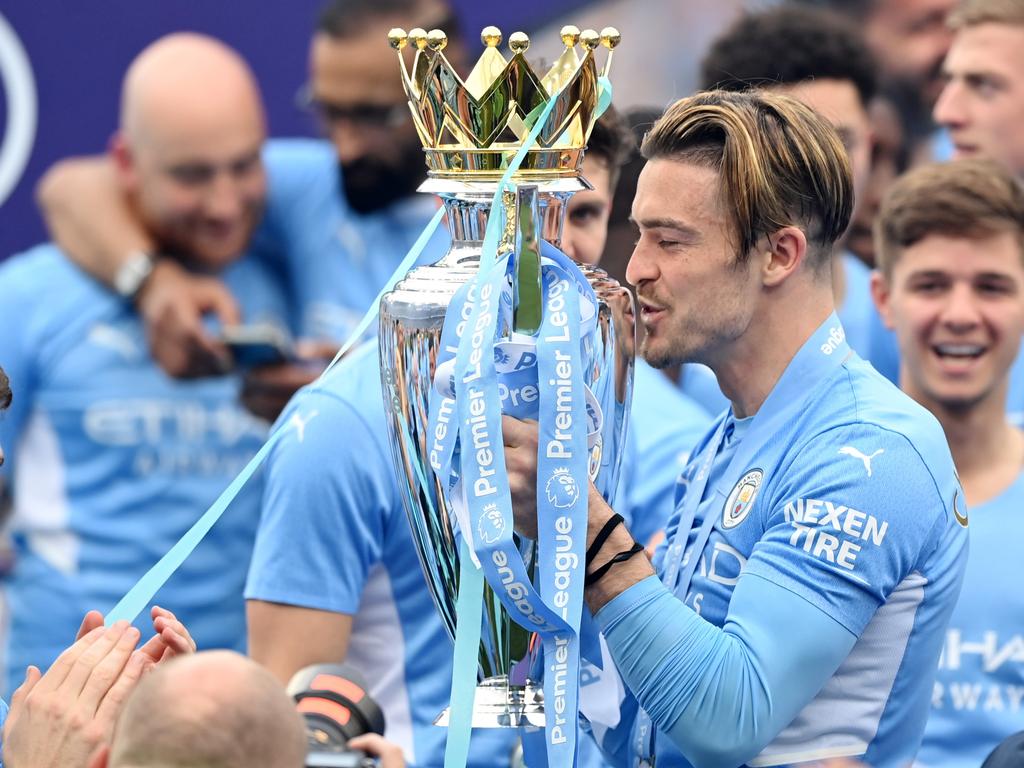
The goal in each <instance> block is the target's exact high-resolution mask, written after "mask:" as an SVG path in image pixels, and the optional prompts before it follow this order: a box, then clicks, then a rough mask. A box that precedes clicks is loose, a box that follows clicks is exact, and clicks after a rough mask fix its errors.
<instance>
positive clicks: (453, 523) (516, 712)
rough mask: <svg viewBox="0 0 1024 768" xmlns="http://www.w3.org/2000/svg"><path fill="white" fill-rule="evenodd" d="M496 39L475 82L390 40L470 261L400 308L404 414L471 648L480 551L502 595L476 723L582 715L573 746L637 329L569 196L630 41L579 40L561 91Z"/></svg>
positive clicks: (423, 37)
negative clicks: (537, 469)
mask: <svg viewBox="0 0 1024 768" xmlns="http://www.w3.org/2000/svg"><path fill="white" fill-rule="evenodd" d="M481 37H482V40H483V43H484V44H485V46H486V48H485V50H484V52H483V54H482V56H481V57H480V59H479V61H478V62H477V64H476V65H475V67H474V68H473V70H472V72H471V73H470V75H469V76H468V77H467V78H466V79H465V80H463V79H461V78H460V76H459V75H458V74H457V73H456V72H455V71H454V70H453V69H452V67H451V65H450V63H449V62H448V60H447V59H446V57H445V55H444V53H443V51H444V48H445V45H446V42H447V38H446V36H445V34H444V33H443V32H441V31H440V30H432V31H431V32H429V33H427V32H425V31H424V30H422V29H414V30H411V31H410V32H408V33H406V32H405V31H403V30H401V29H395V30H392V31H391V32H390V34H389V40H390V43H391V45H392V47H394V48H395V49H396V50H397V51H398V58H399V65H400V68H401V75H402V80H403V83H404V85H405V90H406V93H407V95H408V99H409V106H410V108H411V110H412V114H413V119H414V121H415V124H416V128H417V130H418V132H419V135H420V138H421V140H422V142H423V148H424V155H425V158H426V162H427V166H428V168H429V178H428V180H427V181H426V182H424V184H423V186H422V187H421V188H420V191H422V192H429V193H435V194H437V195H439V196H440V197H441V198H442V200H443V202H444V206H445V213H446V218H447V223H448V227H449V229H450V232H451V247H450V249H449V250H448V252H447V253H446V254H445V255H444V257H443V258H442V259H441V260H440V261H439V262H437V263H436V264H434V265H432V266H425V267H419V268H417V269H415V270H413V271H412V272H410V273H409V274H408V275H407V276H406V277H405V279H403V280H402V281H401V282H400V283H398V285H397V286H396V287H395V289H394V290H393V291H392V292H390V293H389V294H387V295H386V296H385V297H384V298H383V300H382V302H381V309H380V337H379V338H380V355H381V375H382V378H383V383H384V396H385V400H386V403H385V406H386V409H387V411H388V414H389V427H390V440H391V445H392V449H393V451H392V453H393V457H394V461H395V464H396V467H397V469H398V475H399V477H400V478H401V480H400V483H401V485H402V489H403V497H404V500H405V507H406V511H407V513H408V516H409V520H410V523H411V525H412V529H413V538H414V540H415V542H416V546H417V550H418V553H419V557H420V560H421V563H422V565H423V570H424V573H425V575H426V578H427V581H428V584H429V587H430V590H431V592H432V594H433V597H434V600H435V602H436V604H437V608H438V610H439V611H440V614H441V616H442V619H443V621H444V623H445V625H446V627H447V628H448V630H449V632H450V633H451V634H452V636H453V637H455V636H456V633H457V631H458V628H459V621H460V616H459V612H458V611H457V603H458V602H459V600H458V598H459V589H460V574H461V573H463V570H462V569H463V568H464V567H465V566H466V565H467V564H466V563H465V562H464V560H465V558H466V557H467V555H468V556H469V557H470V558H472V561H473V564H474V565H475V566H477V567H480V568H482V569H483V571H484V575H485V577H486V580H487V585H486V587H485V588H484V590H483V594H482V609H481V610H480V611H479V612H478V613H474V614H472V615H473V616H476V615H482V628H481V632H480V643H479V653H478V659H477V660H476V661H477V664H478V669H477V670H476V671H477V674H478V680H479V684H478V686H477V688H476V692H475V696H474V706H473V711H472V725H473V726H474V727H502V726H505V727H515V726H519V725H534V726H546V727H547V729H548V732H549V733H551V731H552V729H553V728H554V727H555V725H554V724H555V723H556V722H557V723H558V724H559V726H558V727H559V728H560V727H561V724H563V723H565V722H566V719H567V715H568V717H569V718H570V726H569V727H571V728H572V729H573V734H574V733H575V712H576V709H575V706H574V705H575V701H576V700H575V694H572V696H571V698H570V699H569V700H568V701H569V703H570V704H572V705H573V706H572V707H571V708H568V707H566V700H564V699H561V698H560V697H561V696H562V694H563V693H564V691H565V690H571V691H575V690H577V687H578V686H577V680H578V667H576V666H574V665H573V664H571V663H568V666H566V665H565V664H561V662H563V661H564V659H563V657H565V658H569V657H570V656H571V654H569V653H567V652H566V650H565V648H564V647H563V645H564V644H565V642H566V641H565V640H564V639H563V640H561V641H559V637H563V638H565V637H570V636H571V635H572V628H573V627H574V628H575V630H576V631H578V627H579V612H580V610H581V606H582V583H583V570H582V567H583V563H582V560H583V556H582V547H583V546H584V545H585V533H586V496H587V483H588V482H593V483H594V484H595V486H596V487H597V489H598V490H599V491H600V492H601V493H602V494H604V495H605V497H606V498H607V497H609V496H610V495H611V494H612V493H613V492H614V489H615V487H616V484H617V480H618V472H619V463H620V458H621V450H622V446H623V445H624V436H625V430H626V421H627V418H626V417H627V414H628V411H629V402H630V395H631V389H632V372H633V347H634V334H635V329H634V323H633V304H632V298H631V296H630V294H629V292H628V291H627V290H626V289H624V288H623V287H621V286H620V285H619V284H618V283H617V282H615V281H614V280H612V279H611V278H610V277H608V275H607V274H606V273H605V272H603V271H602V270H599V269H596V268H592V267H586V266H580V265H576V264H574V263H572V262H571V261H570V260H569V259H568V258H567V257H566V256H565V255H564V254H562V253H561V252H560V251H558V250H557V248H558V244H559V240H560V238H561V232H562V223H563V219H564V212H565V205H566V201H567V200H568V199H569V197H571V196H572V194H573V193H574V192H576V191H578V190H580V189H584V188H586V187H587V182H586V181H585V180H584V179H583V178H582V177H581V176H580V172H579V168H580V163H581V160H582V157H583V152H584V150H585V147H586V142H587V138H588V136H589V135H590V131H591V129H592V128H593V125H594V122H595V121H596V120H597V118H598V116H599V114H600V111H601V110H602V108H603V107H604V106H606V104H607V101H608V100H609V99H610V95H611V94H610V85H609V84H608V81H607V73H608V68H609V65H610V63H611V58H612V50H613V49H614V47H615V46H616V45H617V44H618V42H619V35H618V33H617V32H616V31H615V30H614V29H612V28H606V29H604V30H602V32H601V33H600V34H599V33H597V32H594V31H593V30H586V31H584V32H582V33H581V32H580V31H579V30H578V29H576V28H575V27H571V26H567V27H564V28H563V29H562V41H563V43H564V44H565V51H564V52H563V53H562V55H561V56H560V57H559V58H558V60H557V61H556V62H555V64H554V66H553V67H551V69H550V71H548V72H547V73H546V74H545V75H543V76H539V75H538V74H537V73H535V72H534V70H533V69H532V68H531V66H530V65H529V64H528V63H527V61H526V59H525V58H524V54H525V53H526V51H527V49H528V47H529V39H528V38H527V37H526V35H525V34H523V33H521V32H517V33H515V34H513V35H512V36H511V37H510V39H509V47H510V49H511V51H512V56H511V58H510V59H508V60H506V59H505V57H504V56H503V55H502V54H501V53H500V51H499V45H500V44H501V39H502V36H501V33H500V31H499V30H498V29H496V28H494V27H487V28H486V29H484V30H483V33H482V35H481ZM410 46H411V47H412V49H413V51H414V55H413V58H412V62H411V67H407V65H406V61H407V59H406V54H407V52H403V49H406V48H408V47H410ZM602 47H603V48H605V49H606V50H607V53H606V56H605V63H604V68H603V70H602V71H600V72H599V71H598V64H597V62H596V60H595V58H596V57H595V53H597V52H599V50H600V48H602ZM501 413H506V414H510V415H514V416H517V417H519V418H533V419H538V421H539V422H540V435H541V443H542V445H541V450H542V451H546V455H545V456H543V457H540V456H539V459H542V460H541V462H540V463H541V471H542V472H543V471H544V468H545V467H546V468H547V469H548V470H549V471H548V474H547V476H539V477H538V537H537V541H536V542H535V541H531V540H527V539H525V538H521V537H520V536H519V535H518V534H514V533H513V531H512V525H511V515H510V502H508V500H507V499H508V493H507V483H506V485H505V486H504V487H503V486H502V481H503V475H504V458H503V453H502V440H501V434H500V418H501ZM545 462H546V463H545ZM505 505H508V508H505ZM574 510H575V511H574ZM573 515H575V517H573ZM580 515H582V517H580ZM503 547H504V548H503ZM523 574H525V575H523ZM521 575H522V578H520V576H521ZM545 617H549V618H545ZM570 625H572V626H571V627H570ZM534 632H537V633H539V634H538V635H537V636H535V635H534ZM537 637H540V638H541V639H542V641H543V642H539V641H538V640H537ZM552 638H554V640H552ZM559 642H561V643H562V645H559ZM541 647H543V648H544V656H545V657H546V658H544V660H543V667H541V661H540V660H539V659H538V655H539V654H538V653H537V649H539V648H541ZM577 656H578V649H577ZM555 662H558V663H557V664H556V663H555ZM576 663H577V664H578V661H577V662H576ZM546 670H547V671H546ZM550 670H555V675H556V676H557V680H556V681H555V682H556V683H557V684H558V686H560V687H552V681H551V680H550V679H546V678H550V677H551V675H550V674H549V672H548V671H550ZM566 670H568V672H567V671H566ZM573 674H575V675H576V676H577V679H573V678H572V675H573ZM566 677H568V683H566ZM542 682H543V688H542V687H541V686H542ZM552 694H554V699H553V698H552ZM545 700H547V702H548V704H547V706H546V707H545ZM555 713H557V717H552V715H553V714H555ZM446 718H447V711H446V713H442V715H441V717H440V718H439V723H441V724H446V722H447V720H446ZM558 737H559V731H557V730H556V731H555V733H554V737H553V738H554V739H555V741H556V742H557V740H558ZM573 738H574V737H573Z"/></svg>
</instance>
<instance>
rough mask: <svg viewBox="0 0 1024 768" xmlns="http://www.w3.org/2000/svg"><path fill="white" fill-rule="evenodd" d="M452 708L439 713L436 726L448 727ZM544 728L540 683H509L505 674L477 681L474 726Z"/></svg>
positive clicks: (542, 698) (435, 722)
mask: <svg viewBox="0 0 1024 768" xmlns="http://www.w3.org/2000/svg"><path fill="white" fill-rule="evenodd" d="M450 714H451V712H450V708H448V707H446V708H445V710H444V711H443V712H442V713H441V714H440V715H438V716H437V719H436V720H434V725H440V726H442V727H445V728H447V727H448V721H449V716H450ZM522 725H530V726H534V727H536V728H543V727H544V691H543V689H542V688H541V687H540V686H539V685H535V684H534V683H532V682H527V683H526V685H510V684H509V681H508V677H507V676H506V675H496V676H494V677H488V678H487V679H486V680H483V681H482V682H480V683H478V684H477V686H476V694H475V698H474V699H473V727H474V728H518V727H519V726H522Z"/></svg>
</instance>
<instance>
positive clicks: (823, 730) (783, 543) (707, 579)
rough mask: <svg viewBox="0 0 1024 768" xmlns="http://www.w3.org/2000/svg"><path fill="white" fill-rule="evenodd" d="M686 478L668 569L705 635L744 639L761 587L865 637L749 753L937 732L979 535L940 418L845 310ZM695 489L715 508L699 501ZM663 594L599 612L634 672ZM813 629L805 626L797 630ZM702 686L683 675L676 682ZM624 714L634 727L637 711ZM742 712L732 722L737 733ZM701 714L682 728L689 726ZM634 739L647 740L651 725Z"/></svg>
mask: <svg viewBox="0 0 1024 768" xmlns="http://www.w3.org/2000/svg"><path fill="white" fill-rule="evenodd" d="M723 433H724V435H723ZM683 481H684V482H683V483H682V484H681V486H680V494H679V498H678V503H679V504H678V507H677V510H676V513H675V514H674V515H673V518H672V520H671V521H670V523H669V526H668V539H667V542H666V545H665V546H663V547H662V548H661V549H660V550H659V553H658V557H657V558H656V561H655V565H656V567H657V569H658V573H659V575H660V576H661V577H662V579H663V580H665V582H666V586H667V587H668V589H669V590H671V591H672V592H674V593H675V595H676V598H673V599H671V601H672V602H675V604H676V606H678V600H679V599H681V600H682V601H683V603H684V604H685V605H686V606H688V607H689V608H690V609H691V611H684V612H685V613H686V614H687V616H688V617H689V618H688V621H690V622H691V623H696V624H697V625H700V626H701V627H703V628H704V629H703V630H701V632H703V634H701V635H700V637H701V638H703V640H704V641H705V642H708V643H720V642H722V638H723V637H725V636H726V635H729V636H730V637H731V638H732V640H730V642H731V643H733V647H735V637H734V636H733V635H731V634H730V633H732V632H734V631H735V627H736V626H738V624H737V622H739V623H740V624H742V622H741V621H740V619H741V618H742V617H738V616H735V615H732V614H730V608H731V601H732V596H733V592H734V590H736V589H737V587H738V586H743V585H745V586H753V587H755V588H756V587H757V585H758V584H759V583H769V584H771V585H773V587H772V588H773V589H775V590H778V589H782V590H783V591H785V592H786V593H787V594H789V595H795V596H796V597H797V598H799V599H797V600H794V601H793V602H795V603H798V604H799V605H800V606H802V608H801V610H802V611H803V612H804V613H805V614H808V615H809V613H813V614H814V615H816V616H822V617H824V620H826V621H831V622H834V623H836V624H838V625H840V628H839V629H838V631H839V633H840V634H842V635H844V637H848V638H850V639H849V641H845V640H844V642H848V645H846V646H843V647H844V648H845V647H849V648H851V650H849V652H848V654H847V655H846V657H845V660H843V661H842V662H841V663H840V664H839V667H838V668H837V669H836V668H834V667H830V668H829V669H834V672H833V673H832V674H831V678H828V677H827V674H828V673H827V672H826V681H825V683H824V686H823V687H822V686H821V683H820V682H819V681H817V680H815V681H813V682H812V681H808V680H804V679H802V678H801V677H800V675H799V674H797V675H796V676H794V677H792V678H787V680H786V681H785V684H784V687H785V695H786V696H787V697H792V696H798V698H797V701H798V702H799V703H798V704H797V706H796V707H794V708H793V711H795V712H798V714H797V715H796V717H795V718H794V719H792V721H791V722H789V723H788V725H786V724H785V723H780V724H779V727H780V728H781V731H777V732H776V731H773V732H772V733H777V735H776V736H774V738H772V739H771V741H770V742H769V743H768V744H767V746H766V747H764V748H763V749H762V751H761V752H760V754H758V755H757V757H756V758H753V759H750V760H749V763H748V764H749V765H751V766H770V765H787V764H790V763H796V762H801V761H806V760H813V759H823V758H826V757H837V756H858V757H859V758H860V759H863V760H864V761H865V762H866V763H867V764H868V765H871V766H874V768H889V767H890V766H892V767H893V768H895V766H903V765H905V764H906V763H907V762H908V761H909V760H910V759H912V758H913V755H914V753H915V751H916V749H917V745H918V743H919V740H920V737H921V733H922V731H923V729H924V722H925V718H926V716H927V711H928V705H929V701H930V698H931V693H932V682H933V680H934V670H935V666H936V663H937V660H938V656H939V651H940V648H941V644H942V637H943V632H944V630H945V626H946V623H947V621H948V618H949V614H950V612H951V611H952V608H953V604H954V602H955V600H956V596H957V593H958V591H959V587H960V581H961V577H962V573H963V567H964V564H965V557H966V547H967V530H966V527H965V524H966V518H965V517H964V516H963V513H962V510H963V500H962V492H961V490H960V488H959V484H958V483H957V481H956V477H955V473H954V470H953V464H952V459H951V457H950V455H949V450H948V448H947V446H946V441H945V437H944V435H943V433H942V430H941V428H940V426H939V425H938V423H937V422H936V421H935V419H934V418H933V417H932V416H931V414H929V413H928V412H927V411H925V410H924V409H923V408H921V407H920V406H918V405H917V404H916V403H914V402H913V401H911V400H910V399H909V398H908V397H906V396H905V395H903V394H902V393H901V392H899V391H898V390H897V389H896V388H895V387H893V386H892V385H891V384H890V383H889V382H887V381H886V380H885V379H883V378H882V377H881V376H879V375H878V374H877V372H875V371H874V369H872V368H871V366H870V365H868V364H867V363H865V362H864V361H863V360H861V359H860V358H859V357H857V356H856V354H854V353H853V352H852V350H851V349H850V348H849V346H848V345H847V344H846V342H845V337H844V333H843V330H842V326H841V324H840V323H839V321H838V318H837V317H836V316H835V315H833V316H832V317H831V318H830V319H829V320H828V321H826V323H825V324H823V325H822V326H821V328H819V330H818V331H817V332H816V333H815V334H814V335H812V337H811V338H810V339H809V340H808V341H807V342H806V344H805V345H804V346H803V347H802V348H801V350H800V351H799V352H798V354H797V355H796V357H795V358H794V359H793V361H791V363H790V365H789V366H788V367H787V369H786V371H785V372H784V374H783V376H782V378H781V379H780V380H779V382H778V383H777V384H776V386H775V388H774V389H773V390H772V392H771V393H770V395H769V397H768V399H767V400H766V402H765V403H764V404H763V405H762V407H761V408H760V410H759V411H758V413H757V414H756V415H755V416H754V417H753V419H750V420H744V421H742V422H736V421H735V420H734V419H733V418H732V416H731V414H728V413H727V414H724V415H723V416H722V417H721V418H720V419H719V421H718V424H717V425H716V427H715V430H714V431H713V432H712V433H709V434H708V435H707V436H706V438H705V439H704V440H703V441H702V443H701V444H700V445H699V446H698V448H697V449H696V451H695V454H694V456H693V458H692V459H691V463H690V465H689V466H688V467H687V470H686V472H685V473H684V477H683ZM695 492H696V493H699V494H700V495H699V498H700V502H699V504H695V503H694V498H695V497H691V498H690V500H689V502H688V500H687V494H692V493H695ZM684 518H685V519H684ZM751 578H753V582H750V581H748V580H749V579H751ZM655 584H656V582H655ZM651 590H652V585H651V584H650V583H648V582H641V583H639V584H637V585H634V586H633V587H631V588H630V589H629V590H627V591H626V592H624V593H622V594H621V595H619V596H618V597H617V598H615V599H614V600H612V601H611V602H609V603H608V604H607V605H606V606H605V607H604V608H603V609H602V610H601V611H600V612H599V613H598V615H597V617H595V618H596V619H597V621H598V624H599V625H600V626H602V627H603V628H604V631H605V632H606V635H607V638H608V643H609V646H610V647H611V651H612V653H613V655H614V656H615V658H616V661H617V663H619V666H620V670H621V671H622V673H623V677H624V678H625V679H631V678H630V675H629V673H628V666H623V664H628V663H629V660H630V658H631V657H630V653H634V654H639V656H633V657H632V658H633V661H635V660H636V659H637V658H642V657H643V650H644V648H643V646H644V642H643V641H642V640H638V639H637V638H642V636H643V631H644V627H643V626H634V624H633V623H631V622H630V616H631V615H633V614H636V613H637V612H636V611H635V610H634V609H635V608H636V606H638V605H640V602H641V598H642V599H646V596H648V595H649V594H650V593H651ZM747 594H748V595H749V594H751V592H750V591H749V590H747ZM651 604H652V605H654V603H651ZM745 610H747V611H749V612H751V613H757V612H761V613H762V614H763V616H764V617H765V621H764V622H762V623H760V625H761V626H764V625H770V623H771V621H772V618H771V617H772V616H773V615H774V612H773V607H772V605H771V604H766V603H764V602H760V603H758V602H757V601H754V602H753V604H752V605H751V604H749V601H748V603H747V604H745ZM637 615H639V614H637ZM696 617H699V619H697V618H696ZM701 619H702V620H703V621H701ZM709 627H718V628H722V627H725V629H724V630H719V631H717V632H709V631H708V629H709ZM800 629H801V627H800V626H799V625H794V626H792V631H793V632H794V633H799V632H800ZM843 629H845V632H843V631H842V630H843ZM788 630H789V626H786V627H782V628H780V631H781V632H782V633H785V632H786V631H788ZM796 637H797V636H796V635H794V641H795V640H796ZM749 640H750V639H749V638H747V641H749ZM770 641H771V642H776V643H778V642H780V640H779V638H778V637H777V636H776V637H774V638H771V639H770ZM755 642H756V641H755ZM800 642H804V643H806V642H810V640H808V639H807V638H806V637H802V636H801V638H800ZM783 645H784V643H783ZM627 646H628V647H627ZM637 649H639V650H637ZM689 650H690V651H691V652H693V653H694V654H695V655H696V656H700V654H701V649H700V648H692V649H689ZM764 663H770V660H768V661H765V662H764ZM697 667H698V668H699V667H700V665H697ZM691 671H692V670H691ZM700 674H701V675H703V674H707V675H710V676H713V675H714V674H716V670H714V669H708V670H705V669H701V672H700ZM710 679H711V678H709V681H710ZM669 683H670V684H671V683H672V681H669ZM691 684H692V680H691V681H682V680H681V681H679V684H678V686H677V687H678V688H679V689H680V690H681V689H683V688H684V687H687V686H690V685H691ZM709 684H710V683H709ZM669 689H670V690H673V686H672V685H669ZM712 691H713V695H714V698H712V699H709V700H707V701H706V704H705V705H703V706H700V705H699V702H694V701H692V700H691V701H689V702H687V705H693V706H695V707H696V709H698V710H703V711H705V712H708V711H714V710H715V709H716V708H717V707H720V706H722V704H723V702H725V701H728V700H729V697H735V696H737V695H738V693H737V687H736V686H733V688H728V687H726V688H725V689H715V688H712ZM777 693H778V691H777ZM737 706H738V707H740V714H739V717H741V718H742V719H743V721H744V722H747V723H749V722H752V721H756V718H759V717H762V716H767V718H768V719H770V717H771V714H772V713H771V712H770V711H768V712H764V711H757V712H755V711H749V710H747V709H744V708H743V707H744V706H745V700H738V703H737ZM726 709H728V707H726ZM672 711H678V710H672ZM624 715H625V716H626V717H627V720H626V721H625V722H626V724H627V725H628V724H629V723H630V719H628V718H630V717H631V715H630V714H629V713H628V712H626V713H624ZM639 721H640V722H641V723H642V721H643V718H642V717H641V718H640V720H639ZM735 723H736V721H735V720H730V721H729V722H722V723H721V724H716V725H715V727H716V728H721V729H722V731H721V737H722V739H726V740H728V739H729V738H730V736H729V734H730V731H731V729H735V728H736V725H735ZM685 725H686V723H683V722H678V721H677V722H676V723H675V726H677V727H678V728H679V730H682V731H685V730H686V729H685V727H684V726H685ZM621 728H622V726H619V727H617V728H615V729H611V730H615V731H621ZM599 731H601V732H604V731H608V732H611V731H610V730H609V729H605V728H595V733H598V732H599ZM634 736H636V734H634ZM765 737H766V738H768V737H770V735H769V734H766V735H765ZM606 738H607V735H606ZM615 738H616V739H619V738H620V737H619V736H616V737H615ZM635 741H636V744H638V745H641V744H642V743H643V738H637V739H635ZM620 743H621V742H620ZM761 743H763V742H761ZM610 748H611V749H612V750H613V751H616V750H617V749H618V748H617V747H616V746H615V745H611V747H610ZM655 748H656V754H657V765H658V766H689V765H690V763H689V762H688V761H687V760H686V758H685V757H684V756H683V754H682V753H681V752H680V751H679V749H677V748H676V746H675V745H674V744H672V743H671V742H670V740H669V738H668V737H667V736H666V735H664V734H659V735H658V737H657V738H656V740H655ZM618 754H620V755H621V751H619V752H618ZM637 754H638V753H637Z"/></svg>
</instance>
